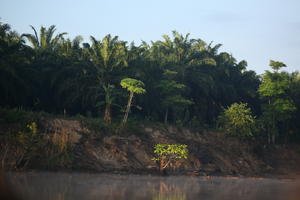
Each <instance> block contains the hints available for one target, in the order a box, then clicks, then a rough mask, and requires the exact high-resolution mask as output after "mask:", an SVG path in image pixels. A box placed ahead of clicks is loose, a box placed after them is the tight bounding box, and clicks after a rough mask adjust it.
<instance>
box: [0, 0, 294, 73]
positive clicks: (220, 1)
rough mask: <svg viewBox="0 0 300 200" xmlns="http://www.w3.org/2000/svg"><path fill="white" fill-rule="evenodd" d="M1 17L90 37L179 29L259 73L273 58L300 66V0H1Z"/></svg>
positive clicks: (20, 25)
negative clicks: (216, 47)
mask: <svg viewBox="0 0 300 200" xmlns="http://www.w3.org/2000/svg"><path fill="white" fill-rule="evenodd" d="M0 17H1V21H2V22H3V23H9V24H10V25H11V26H12V28H13V29H14V30H16V31H18V32H19V33H32V30H31V29H30V28H29V25H33V26H35V27H38V28H39V27H40V26H41V25H44V26H47V27H48V26H50V25H52V24H54V25H56V26H57V31H58V32H68V33H69V37H71V38H74V37H75V36H76V35H82V36H83V37H84V38H85V40H86V41H88V39H89V36H90V35H93V36H95V37H96V38H98V39H100V38H102V37H103V36H105V35H106V34H108V33H111V34H112V35H118V36H119V37H120V39H122V40H126V41H133V40H134V41H135V42H136V43H140V41H141V40H145V41H147V42H149V41H151V40H158V39H162V37H161V36H162V35H163V34H169V35H170V34H171V31H172V30H177V31H178V32H180V33H182V34H186V33H191V38H201V39H203V40H204V41H206V42H207V43H209V42H210V41H214V43H215V44H216V43H221V44H223V47H222V48H221V49H220V51H227V52H229V53H232V55H233V56H234V57H235V58H236V59H237V60H238V61H240V60H246V61H247V62H248V69H252V70H255V71H256V72H257V73H259V74H260V73H263V71H264V70H266V69H268V68H269V67H268V63H269V60H270V59H273V60H278V61H282V62H284V63H285V64H287V65H288V67H287V68H286V70H287V71H289V72H291V71H295V70H300V0H210V1H209V0H206V1H203V0H107V1H104V0H0Z"/></svg>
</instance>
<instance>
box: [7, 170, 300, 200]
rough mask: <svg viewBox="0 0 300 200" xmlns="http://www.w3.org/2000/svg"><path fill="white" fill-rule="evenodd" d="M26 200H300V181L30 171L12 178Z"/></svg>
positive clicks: (10, 178) (21, 197) (18, 191)
mask: <svg viewBox="0 0 300 200" xmlns="http://www.w3.org/2000/svg"><path fill="white" fill-rule="evenodd" d="M6 175H7V177H8V180H9V182H10V184H11V186H12V188H13V189H14V190H15V193H16V194H18V196H19V197H20V199H24V200H26V199H29V200H30V199H32V200H40V199H41V200H69V199H70V200H83V199H87V200H92V199H95V200H96V199H97V200H99V199H104V200H119V199H126V200H134V199H139V200H188V199H192V200H196V199H200V200H205V199H208V200H216V199H222V200H229V199H230V200H232V199H233V200H248V199H249V200H250V199H255V200H281V199H282V200H299V199H300V192H299V191H300V190H298V189H300V187H299V186H300V180H293V179H263V178H236V177H227V178H226V177H193V176H169V177H160V176H146V175H114V174H113V175H112V174H96V173H61V172H59V173H58V172H26V173H9V174H6Z"/></svg>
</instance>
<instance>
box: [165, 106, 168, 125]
mask: <svg viewBox="0 0 300 200" xmlns="http://www.w3.org/2000/svg"><path fill="white" fill-rule="evenodd" d="M168 114H169V108H167V110H166V114H165V124H167V123H168Z"/></svg>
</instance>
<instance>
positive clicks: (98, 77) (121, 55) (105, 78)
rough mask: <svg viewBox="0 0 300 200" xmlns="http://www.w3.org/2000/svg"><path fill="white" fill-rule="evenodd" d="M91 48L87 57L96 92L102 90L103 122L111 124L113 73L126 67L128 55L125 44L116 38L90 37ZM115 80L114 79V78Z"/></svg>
mask: <svg viewBox="0 0 300 200" xmlns="http://www.w3.org/2000/svg"><path fill="white" fill-rule="evenodd" d="M91 41H92V46H91V48H89V56H90V59H91V62H92V63H93V67H94V69H95V81H96V87H95V89H97V90H102V89H103V88H104V93H105V101H106V102H105V112H104V121H105V122H107V123H111V108H110V107H111V105H112V99H113V98H112V96H111V95H112V90H113V88H114V87H113V84H112V82H113V80H112V79H113V76H112V75H113V73H114V71H116V70H117V69H118V68H122V67H126V66H127V65H128V63H127V60H128V53H127V47H126V42H123V41H120V40H118V37H117V36H115V37H112V36H111V35H106V36H105V37H104V38H103V39H102V41H99V40H96V39H95V38H94V37H93V36H91ZM114 78H115V77H114Z"/></svg>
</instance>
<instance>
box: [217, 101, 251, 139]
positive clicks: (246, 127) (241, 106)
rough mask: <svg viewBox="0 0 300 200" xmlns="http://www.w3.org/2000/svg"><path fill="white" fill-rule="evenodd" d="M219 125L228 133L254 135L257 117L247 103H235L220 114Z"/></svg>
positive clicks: (245, 135)
mask: <svg viewBox="0 0 300 200" xmlns="http://www.w3.org/2000/svg"><path fill="white" fill-rule="evenodd" d="M219 126H220V128H221V130H223V131H224V132H225V133H226V134H227V135H231V136H236V137H248V136H253V130H254V126H255V117H253V115H252V113H251V109H250V108H248V106H247V104H246V103H234V104H232V105H231V106H230V107H228V108H227V109H225V110H224V112H223V113H222V114H221V115H220V116H219Z"/></svg>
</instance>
